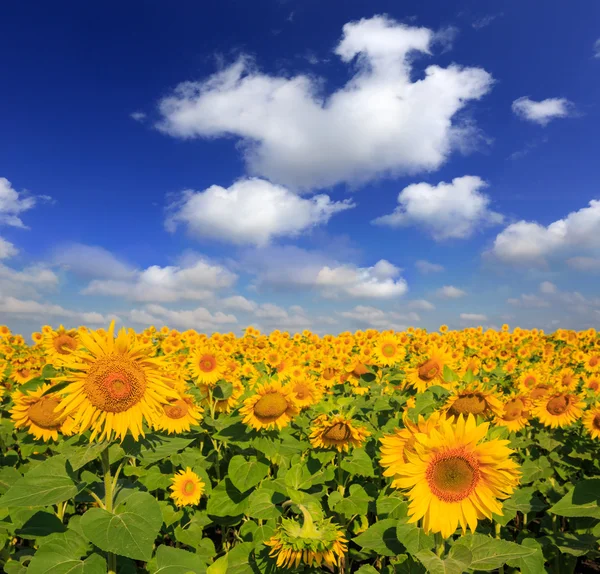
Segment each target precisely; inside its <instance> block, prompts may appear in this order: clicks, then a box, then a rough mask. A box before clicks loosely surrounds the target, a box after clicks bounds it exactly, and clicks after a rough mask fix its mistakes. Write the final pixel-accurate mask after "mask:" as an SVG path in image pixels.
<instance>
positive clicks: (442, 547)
mask: <svg viewBox="0 0 600 574" xmlns="http://www.w3.org/2000/svg"><path fill="white" fill-rule="evenodd" d="M435 546H436V549H435V553H436V554H437V555H438V556H439V557H440V558H442V557H443V556H444V553H445V552H446V541H445V540H444V538H443V537H442V535H441V533H440V532H436V533H435Z"/></svg>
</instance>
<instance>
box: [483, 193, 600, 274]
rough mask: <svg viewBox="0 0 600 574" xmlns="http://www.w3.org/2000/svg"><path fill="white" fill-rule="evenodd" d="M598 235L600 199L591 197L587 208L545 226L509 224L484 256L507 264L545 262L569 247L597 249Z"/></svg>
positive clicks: (599, 230)
mask: <svg viewBox="0 0 600 574" xmlns="http://www.w3.org/2000/svg"><path fill="white" fill-rule="evenodd" d="M598 237H600V200H592V201H590V203H589V206H588V207H584V208H582V209H580V210H579V211H573V212H571V213H569V214H568V215H567V217H565V218H564V219H559V220H557V221H554V222H552V223H551V224H550V225H548V226H544V225H541V224H540V223H536V222H533V221H518V222H516V223H513V224H511V225H509V226H508V227H506V229H504V230H503V231H502V232H501V233H500V234H499V235H498V236H497V237H496V239H495V240H494V244H493V247H492V249H491V250H490V251H489V252H487V255H488V256H489V255H492V256H495V257H496V258H498V259H500V260H501V261H504V262H506V263H511V264H525V265H545V264H546V263H547V261H546V259H547V258H548V257H550V256H555V255H559V254H561V253H566V252H568V251H573V250H581V249H584V250H598V248H599V243H598ZM578 261H579V263H581V260H578ZM576 265H577V263H576ZM584 265H585V264H584Z"/></svg>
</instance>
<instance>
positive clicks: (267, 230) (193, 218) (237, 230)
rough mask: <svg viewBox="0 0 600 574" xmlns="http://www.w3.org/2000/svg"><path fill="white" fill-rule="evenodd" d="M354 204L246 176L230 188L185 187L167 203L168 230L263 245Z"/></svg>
mask: <svg viewBox="0 0 600 574" xmlns="http://www.w3.org/2000/svg"><path fill="white" fill-rule="evenodd" d="M352 207H354V204H353V203H352V202H351V201H350V200H344V201H339V202H336V201H332V200H331V199H330V198H329V196H327V195H323V194H320V195H315V196H313V197H311V198H308V199H306V198H302V197H300V196H298V195H296V194H294V193H292V192H291V191H290V190H288V189H287V188H285V187H282V186H280V185H274V184H272V183H270V182H268V181H266V180H264V179H259V178H249V179H242V180H239V181H237V182H235V183H234V184H233V185H231V186H230V187H229V188H224V187H220V186H218V185H213V186H211V187H209V188H208V189H206V190H205V191H201V192H194V191H190V190H188V191H185V192H184V193H183V194H182V195H181V197H180V198H179V199H178V200H176V201H175V202H173V203H172V204H171V205H170V206H169V212H170V214H169V216H168V218H167V221H166V225H167V229H169V230H173V229H174V228H175V227H176V226H177V224H179V223H183V224H185V225H186V226H187V228H188V230H189V231H190V232H191V233H192V234H193V235H196V236H199V237H207V238H212V239H218V240H221V241H226V242H230V243H236V244H254V245H258V246H264V245H266V244H268V243H269V242H270V241H271V240H272V239H274V238H276V237H294V236H297V235H299V234H300V233H302V232H304V231H306V230H308V229H310V228H312V227H314V226H316V225H320V224H323V223H327V221H329V219H330V218H331V216H332V215H334V214H335V213H338V212H340V211H344V210H346V209H350V208H352Z"/></svg>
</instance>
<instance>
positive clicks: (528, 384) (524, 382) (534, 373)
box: [517, 368, 548, 393]
mask: <svg viewBox="0 0 600 574" xmlns="http://www.w3.org/2000/svg"><path fill="white" fill-rule="evenodd" d="M547 378H548V377H547V373H546V372H544V371H542V370H540V369H539V368H534V369H527V370H526V371H524V372H523V373H521V375H520V376H519V378H518V380H517V385H518V386H519V390H520V391H521V392H522V393H529V392H531V391H532V390H533V389H534V388H535V387H537V386H538V385H539V384H541V383H542V381H544V380H545V379H547Z"/></svg>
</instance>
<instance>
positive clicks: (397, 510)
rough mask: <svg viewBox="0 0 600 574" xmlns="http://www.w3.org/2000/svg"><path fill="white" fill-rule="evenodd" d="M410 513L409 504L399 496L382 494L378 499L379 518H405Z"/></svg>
mask: <svg viewBox="0 0 600 574" xmlns="http://www.w3.org/2000/svg"><path fill="white" fill-rule="evenodd" d="M407 513H408V504H407V503H406V501H405V500H404V499H402V498H400V497H399V496H382V497H380V498H378V499H377V516H378V517H379V518H404V517H405V516H406V515H407Z"/></svg>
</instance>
